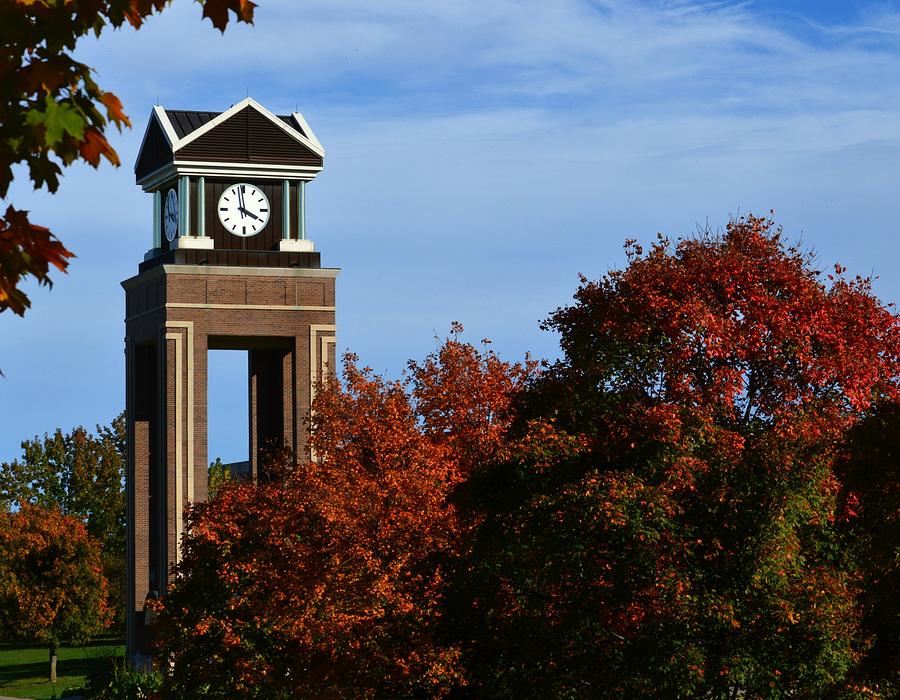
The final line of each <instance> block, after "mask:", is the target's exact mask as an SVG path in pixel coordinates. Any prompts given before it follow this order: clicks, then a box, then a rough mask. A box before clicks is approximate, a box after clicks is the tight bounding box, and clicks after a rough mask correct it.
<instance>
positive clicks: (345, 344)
mask: <svg viewBox="0 0 900 700" xmlns="http://www.w3.org/2000/svg"><path fill="white" fill-rule="evenodd" d="M259 5H260V6H259V8H258V10H257V21H256V25H255V26H254V27H231V28H230V29H229V30H228V31H227V32H226V34H225V35H224V36H221V35H220V34H219V33H218V32H217V31H215V30H214V29H213V28H212V27H211V25H210V24H209V22H208V21H207V22H201V21H200V17H199V8H198V7H197V6H196V5H194V4H193V3H191V2H188V1H187V0H175V2H174V4H173V6H172V7H170V8H169V9H168V10H167V11H165V12H164V13H163V14H161V15H160V16H158V17H154V18H152V19H151V20H150V21H149V22H148V23H147V25H146V26H145V27H144V28H143V29H141V30H140V31H139V32H135V31H132V30H122V31H117V32H110V33H107V34H104V35H103V36H102V37H101V38H100V39H99V40H98V41H94V40H90V41H87V42H85V43H84V44H83V45H82V46H80V47H79V51H78V54H79V56H80V58H81V59H82V60H83V61H85V62H87V63H88V64H90V65H92V66H94V67H95V68H96V69H97V78H98V81H99V82H100V84H101V85H102V86H104V87H105V88H106V89H108V90H112V91H113V92H115V93H117V94H118V95H119V96H120V97H121V98H122V100H123V102H124V104H125V107H126V110H127V111H128V112H129V114H130V115H131V116H132V118H133V121H134V125H135V126H134V129H133V130H131V131H128V132H125V133H123V134H121V135H118V134H116V135H115V137H114V139H113V142H114V145H115V147H116V148H117V150H118V151H119V153H120V155H121V156H122V159H123V163H124V166H123V167H122V168H120V169H114V168H111V167H104V168H101V170H100V171H94V170H92V169H90V168H88V167H81V166H75V167H72V168H70V169H69V170H68V171H67V174H66V176H65V178H64V180H63V184H62V187H61V188H60V191H59V192H58V193H57V194H56V195H53V196H50V195H48V194H46V193H33V192H32V191H31V188H30V186H29V185H28V183H27V181H26V180H25V178H19V181H18V182H17V183H16V184H15V185H14V187H13V189H12V191H11V193H10V200H11V201H12V202H14V203H15V204H16V205H17V206H19V207H22V208H28V209H30V210H32V212H33V217H32V218H33V219H34V220H36V221H40V222H43V223H45V224H47V225H49V226H50V227H51V228H52V229H53V230H54V231H56V232H57V233H58V234H59V235H60V237H61V238H62V239H63V240H64V241H65V243H66V244H67V245H68V246H69V247H70V248H71V249H73V250H74V251H75V252H76V253H77V254H78V258H77V259H76V260H74V261H73V263H72V267H71V273H70V274H69V275H65V276H62V275H57V276H56V285H55V287H54V288H53V290H52V291H50V292H47V291H46V290H43V289H40V290H35V291H34V292H33V294H32V299H33V304H34V306H33V309H32V310H31V311H30V312H29V313H28V314H27V315H26V317H25V318H24V319H20V318H17V317H13V316H12V315H10V314H9V313H5V314H2V315H0V368H2V369H3V371H4V372H5V374H6V378H5V379H0V396H2V398H3V406H4V413H5V416H4V420H3V421H0V460H4V459H9V458H12V457H13V456H15V455H17V454H18V452H19V449H18V444H19V442H20V441H21V440H22V439H23V438H25V437H29V436H33V435H35V434H39V433H43V432H44V431H47V430H52V429H53V428H55V427H57V426H62V427H64V428H69V427H71V426H74V425H78V424H85V425H88V426H92V425H94V424H96V423H98V422H107V421H108V420H110V419H111V418H112V417H113V416H114V415H116V413H117V412H118V411H119V410H120V409H121V407H122V405H123V402H124V388H123V387H124V364H123V335H124V324H123V306H124V295H123V292H122V290H121V288H120V286H119V282H120V281H121V280H123V279H125V278H127V277H130V276H132V275H133V274H135V273H136V270H137V264H138V262H139V261H140V260H141V258H142V256H143V253H144V252H145V251H146V250H147V248H148V247H149V244H150V202H149V195H145V194H143V193H142V192H141V191H140V189H139V188H138V187H136V186H135V184H134V178H133V174H132V168H131V166H132V164H133V162H134V158H135V156H136V153H137V149H138V146H139V144H140V139H141V136H142V133H143V129H144V126H145V124H146V120H147V117H148V116H149V112H150V109H151V106H152V105H153V104H155V103H157V102H159V103H161V104H162V105H164V106H166V107H169V108H182V109H204V110H223V109H226V108H228V107H229V106H230V105H231V104H233V103H234V102H237V101H239V100H240V99H242V98H243V97H245V96H246V95H247V94H250V95H251V96H252V97H254V98H255V99H256V100H258V101H259V102H261V103H262V104H264V105H266V106H267V107H269V108H270V109H272V110H273V111H276V112H280V113H281V112H287V111H292V110H294V109H295V108H298V109H299V110H300V111H301V112H303V113H304V115H305V116H306V118H307V120H308V121H309V123H310V124H311V125H312V127H313V128H314V129H315V131H316V134H317V135H318V137H319V140H320V141H321V142H322V143H323V144H324V146H325V149H326V160H325V171H324V172H323V174H322V175H321V176H320V177H319V178H318V179H317V180H316V182H315V183H313V184H312V185H311V187H310V188H309V192H308V210H309V211H308V217H309V218H308V222H309V231H310V237H311V238H312V239H313V240H315V241H316V244H317V246H318V249H319V250H320V251H321V252H322V261H323V265H326V266H329V267H341V268H343V272H342V274H341V277H340V278H339V281H338V344H339V347H340V348H350V349H352V350H353V351H354V352H356V353H357V354H359V355H360V357H361V359H362V361H363V362H364V363H366V364H368V365H371V366H372V367H374V368H376V369H379V370H384V371H387V372H388V373H390V374H392V375H397V374H399V372H401V371H402V369H403V367H404V366H405V363H406V360H407V359H408V358H410V357H413V358H421V357H422V356H424V355H425V354H426V353H427V352H429V351H430V350H432V349H433V348H434V347H435V340H434V336H435V334H439V335H442V334H444V333H446V331H447V330H448V328H449V324H450V322H451V321H452V320H454V319H458V320H460V321H461V322H462V323H463V324H464V325H465V327H466V337H467V339H469V340H472V341H477V340H479V339H481V338H483V337H489V338H491V339H493V342H494V345H493V347H494V348H495V350H497V351H498V352H499V353H501V354H502V355H503V356H505V357H508V358H510V359H515V358H520V357H521V356H522V355H523V354H524V353H525V352H526V351H530V352H532V353H533V354H535V355H537V356H539V357H552V356H554V355H555V353H556V351H557V346H556V339H555V338H554V337H553V336H552V335H549V334H547V333H544V332H542V331H540V330H539V329H538V322H539V320H540V319H542V318H544V317H545V316H546V315H547V314H548V313H549V312H550V311H552V310H553V309H555V308H556V307H557V306H560V305H563V304H565V303H567V300H568V299H569V298H570V297H571V294H572V292H573V291H574V289H575V286H576V284H577V274H578V273H579V272H583V273H585V274H586V275H588V276H591V277H597V276H600V275H602V274H603V273H604V272H605V271H606V270H608V269H609V268H610V267H615V266H618V265H621V264H622V262H623V259H624V256H623V254H622V242H623V240H624V239H625V238H629V237H634V238H638V239H640V240H644V241H646V240H649V239H651V238H652V237H653V236H654V234H655V233H656V232H657V231H662V232H665V233H667V234H669V235H670V236H677V235H689V234H691V233H692V232H694V231H695V230H696V228H697V226H698V225H703V224H705V223H706V222H708V223H709V224H710V225H711V226H712V227H714V228H715V227H718V226H721V225H723V224H724V223H725V222H726V221H727V220H728V217H729V215H731V214H735V213H746V212H751V211H752V212H766V211H768V210H769V209H774V210H775V212H776V218H777V220H778V221H779V222H780V223H781V224H783V225H784V227H785V230H786V233H787V235H788V237H789V238H791V239H798V238H802V240H803V241H804V242H805V243H806V244H807V245H809V246H812V247H813V248H815V250H816V251H817V252H818V254H819V256H820V259H821V261H822V264H823V267H827V266H830V265H831V264H832V263H833V262H835V261H839V262H841V263H843V264H845V265H847V266H848V267H849V269H850V271H851V272H852V273H859V274H864V275H868V274H875V275H878V276H879V279H878V281H877V282H876V285H875V286H876V291H877V292H878V294H879V295H880V296H881V298H882V299H884V300H885V301H897V300H898V299H900V256H898V253H897V243H896V241H897V230H898V226H900V224H898V221H897V217H896V209H897V203H898V192H900V6H898V4H897V3H884V2H852V1H845V2H812V1H806V0H803V1H796V2H775V1H774V0H765V1H764V0H757V1H755V2H753V1H747V2H727V1H720V2H688V1H677V2H663V1H661V0H660V1H657V2H638V1H632V2H624V1H621V0H609V1H605V0H596V1H593V2H588V1H584V0H541V1H540V2H532V1H531V0H479V1H478V2H475V1H473V0H455V1H454V2H436V1H435V2H428V1H425V2H423V1H422V0H382V1H381V2H376V3H372V2H363V1H362V0H342V1H340V2H334V0H303V1H302V2H296V1H295V0H259ZM376 300H377V301H376ZM239 363H240V358H239V357H236V356H234V355H227V356H224V355H223V356H216V358H215V367H214V369H215V372H216V374H215V376H214V377H213V382H214V386H213V388H212V389H211V391H212V394H211V399H212V400H211V406H212V407H211V409H210V420H211V423H212V424H213V435H212V442H213V448H212V452H211V457H214V456H216V454H220V455H221V456H223V457H224V458H225V459H226V460H228V459H232V458H234V459H236V458H239V457H242V456H244V454H243V453H245V452H246V447H245V444H244V442H245V441H244V439H243V432H242V431H243V428H237V427H236V426H238V425H239V424H240V421H242V420H243V415H244V414H243V412H244V405H243V404H244V398H243V397H244V394H243V386H242V378H241V376H240V364H239ZM235 397H238V398H237V399H235Z"/></svg>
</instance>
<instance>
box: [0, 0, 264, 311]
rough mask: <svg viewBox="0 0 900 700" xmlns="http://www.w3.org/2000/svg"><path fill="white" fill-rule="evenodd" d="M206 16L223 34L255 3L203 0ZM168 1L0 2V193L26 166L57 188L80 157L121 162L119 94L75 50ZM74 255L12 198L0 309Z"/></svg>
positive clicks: (1, 228)
mask: <svg viewBox="0 0 900 700" xmlns="http://www.w3.org/2000/svg"><path fill="white" fill-rule="evenodd" d="M198 2H199V4H201V5H202V6H203V17H208V18H209V19H210V20H211V21H212V23H213V25H214V26H215V27H216V28H218V29H220V30H222V31H224V30H225V27H226V25H227V24H228V21H229V12H233V13H234V14H235V16H236V18H237V21H239V22H252V21H253V9H254V7H255V3H253V2H250V0H198ZM168 4H169V0H97V1H96V2H76V1H75V0H5V2H2V3H0V198H3V199H5V198H6V196H7V193H8V191H9V186H10V184H11V183H12V181H13V166H15V165H16V164H18V163H21V164H23V165H24V166H25V167H27V169H28V174H29V176H30V178H31V181H32V183H33V184H34V186H35V188H41V187H46V188H47V189H48V190H49V191H50V192H55V191H56V189H57V188H58V186H59V178H60V176H61V175H62V169H63V168H64V167H66V166H68V165H71V164H72V163H73V162H75V161H77V160H81V161H83V162H85V163H88V164H90V165H92V166H93V167H95V168H96V167H98V166H99V165H100V162H101V160H102V159H106V160H107V161H108V162H110V163H112V164H113V165H116V166H118V165H119V156H118V155H117V154H116V152H115V150H113V148H112V147H111V146H110V144H109V142H108V141H107V139H106V135H105V132H106V129H107V128H108V127H109V126H110V125H113V126H115V127H117V128H119V129H122V128H123V127H127V126H130V122H129V120H128V117H127V116H126V115H125V112H124V111H123V109H122V104H121V102H120V101H119V99H118V98H117V97H116V96H115V95H114V94H113V93H111V92H107V91H105V90H103V89H102V88H101V87H100V86H99V85H98V84H97V83H96V82H95V80H94V77H93V71H92V69H91V67H90V66H88V65H86V64H84V63H81V62H79V61H76V60H75V59H74V58H73V53H74V52H75V50H76V46H77V44H78V41H79V40H80V39H81V38H83V37H85V36H90V35H92V36H99V35H100V34H101V33H102V32H103V30H104V29H106V28H108V27H114V28H117V27H121V26H122V25H124V24H129V25H130V26H132V27H134V28H139V27H140V26H141V25H142V24H143V22H144V20H145V19H147V17H149V16H150V15H151V14H152V13H153V12H159V11H161V10H163V9H164V8H165V7H166V6H167V5H168ZM71 257H73V254H72V253H71V252H70V251H69V250H67V249H66V248H65V247H64V246H63V245H62V243H60V242H59V241H58V240H56V239H55V237H54V236H53V234H52V233H51V232H50V231H49V230H48V229H47V228H45V227H42V226H38V225H36V224H33V223H32V222H31V221H30V220H29V218H28V212H26V211H20V210H16V209H15V208H14V207H13V206H12V205H11V204H10V205H9V206H8V207H7V209H6V212H5V214H3V215H2V216H0V312H2V311H4V310H6V309H11V310H12V311H13V313H16V314H19V315H22V314H24V313H25V311H26V309H27V308H28V307H29V306H30V301H29V299H28V297H27V295H26V294H25V293H24V292H23V291H22V289H21V283H22V281H23V280H24V279H25V278H26V277H28V276H29V275H30V276H33V277H34V278H35V279H37V280H38V281H39V282H40V283H41V284H47V285H49V284H51V281H50V277H49V274H48V273H49V270H50V268H51V267H56V268H57V269H58V270H60V271H63V272H64V271H65V270H66V268H67V266H68V261H69V258H71Z"/></svg>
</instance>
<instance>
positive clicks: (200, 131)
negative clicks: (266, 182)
mask: <svg viewBox="0 0 900 700" xmlns="http://www.w3.org/2000/svg"><path fill="white" fill-rule="evenodd" d="M292 144H293V145H292ZM324 156H325V149H324V148H323V147H322V144H321V143H320V142H319V140H318V139H317V138H316V135H315V134H314V133H313V131H312V129H311V128H310V126H309V124H308V123H307V122H306V120H305V119H304V118H303V115H302V114H300V113H299V112H294V113H292V114H290V115H276V114H273V113H272V112H270V111H269V110H267V109H266V108H265V107H263V106H262V105H260V104H259V103H258V102H256V101H255V100H253V99H252V98H250V97H247V98H246V99H244V100H241V101H240V102H238V103H237V104H235V105H232V106H231V107H230V108H229V109H227V110H225V111H224V112H204V111H193V110H168V109H164V108H163V107H161V106H156V107H154V108H153V111H152V113H151V115H150V120H149V123H148V125H147V130H146V132H145V133H144V140H143V142H142V143H141V148H140V151H139V152H138V157H137V160H136V161H135V166H134V171H135V176H136V178H137V182H138V184H141V185H144V187H145V189H148V188H150V187H152V182H153V181H155V180H157V179H158V177H159V176H162V175H165V174H166V173H163V172H160V171H171V170H174V171H177V173H179V174H192V173H193V171H198V172H199V171H200V170H202V168H201V167H200V166H199V165H197V164H198V163H206V162H209V161H214V162H216V163H231V164H232V165H233V166H235V167H238V166H240V165H244V164H245V165H247V166H248V167H249V168H250V169H252V170H253V171H254V172H257V173H258V175H259V176H260V177H281V176H289V175H293V176H297V175H298V174H299V175H304V176H305V177H306V178H307V179H309V178H310V177H314V176H315V174H317V172H318V171H320V170H321V169H322V165H323V160H324ZM190 163H194V165H189V164H190ZM267 165H271V166H272V168H270V169H269V170H265V166H267ZM167 166H170V167H168V168H167ZM223 168H224V166H223V165H217V166H216V167H215V168H213V170H214V171H216V172H211V173H210V174H216V173H217V172H219V171H222V170H223ZM233 169H234V168H232V170H233ZM292 170H298V172H292ZM182 171H184V172H182ZM188 171H191V172H188ZM171 174H175V173H169V175H171ZM200 174H203V173H200Z"/></svg>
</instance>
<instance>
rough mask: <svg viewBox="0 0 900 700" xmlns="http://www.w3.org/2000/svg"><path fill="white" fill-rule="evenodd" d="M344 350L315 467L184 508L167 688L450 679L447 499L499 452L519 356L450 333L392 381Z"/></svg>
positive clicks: (427, 689)
mask: <svg viewBox="0 0 900 700" xmlns="http://www.w3.org/2000/svg"><path fill="white" fill-rule="evenodd" d="M355 359H356V358H354V357H353V356H347V358H346V359H345V362H344V387H343V389H342V388H341V387H340V386H339V385H338V384H337V382H331V383H328V384H326V385H324V386H322V387H321V388H320V390H319V392H318V394H317V398H316V401H315V406H314V413H313V418H312V426H311V431H312V447H313V449H314V452H315V454H316V455H317V457H318V461H316V462H310V463H307V464H301V465H300V466H297V467H296V468H294V469H292V470H291V469H285V468H284V465H282V468H281V469H276V470H275V471H282V472H284V471H287V472H288V474H287V476H286V477H285V478H283V479H282V480H278V481H276V482H274V483H268V484H256V485H254V484H243V485H237V486H227V487H224V488H223V490H222V492H221V493H220V495H218V496H217V498H216V499H215V500H213V501H212V502H210V503H209V504H206V505H202V506H199V507H197V509H196V510H195V511H194V513H193V514H192V515H191V519H190V520H191V534H190V536H189V537H187V538H186V539H185V557H184V560H183V562H182V564H181V565H180V566H179V568H178V573H179V580H178V582H177V583H176V586H175V589H174V591H173V592H172V593H171V594H170V595H169V596H168V598H167V599H166V615H165V616H164V620H165V625H166V634H165V639H164V643H163V648H164V649H165V652H166V653H167V654H168V655H170V657H169V658H171V659H172V660H173V666H172V671H171V674H170V678H169V682H170V684H171V685H170V687H171V689H172V691H173V692H178V693H182V694H191V693H196V692H198V686H197V684H198V683H216V684H217V685H216V687H217V688H220V689H228V690H230V691H231V692H236V693H245V694H246V693H249V692H250V690H249V689H250V688H255V689H256V690H254V691H253V692H258V693H260V694H261V695H262V696H266V697H271V696H276V695H277V693H279V692H284V693H293V694H295V695H300V696H310V697H331V696H334V697H337V696H343V695H345V694H347V693H351V694H366V693H367V692H374V690H375V689H382V692H383V689H385V688H390V689H391V692H392V694H395V695H408V694H425V695H429V696H441V695H444V694H446V692H448V691H449V689H450V688H452V687H454V686H457V685H459V684H461V683H463V682H464V681H463V676H462V670H461V667H460V664H459V660H460V657H459V650H458V649H457V648H455V646H454V645H452V644H444V643H442V641H441V640H440V639H439V638H438V628H439V626H440V623H441V619H442V615H443V611H442V604H443V595H444V594H443V589H444V586H445V572H446V568H447V566H448V564H449V563H450V562H452V561H453V560H454V559H455V558H456V557H458V555H459V547H460V537H459V534H460V531H461V528H462V527H463V525H462V524H461V523H460V522H459V520H458V517H457V513H456V509H455V507H454V505H453V502H452V495H453V492H454V489H455V488H456V487H457V486H458V484H460V483H461V482H462V481H463V480H464V479H465V478H466V477H467V475H468V474H469V473H471V472H472V470H475V469H478V467H479V465H481V464H482V463H486V462H489V461H490V460H492V459H494V458H496V456H497V454H498V452H500V451H502V446H503V444H504V436H505V433H506V431H507V430H508V428H509V426H510V423H511V420H512V410H511V402H512V400H513V398H514V397H515V395H516V393H517V391H518V390H519V389H520V387H521V386H522V383H523V382H524V381H525V380H526V378H527V377H528V375H529V374H530V373H531V372H533V369H534V368H533V365H532V364H528V365H525V366H520V365H510V364H508V363H505V362H503V361H501V360H500V359H499V358H497V357H496V356H495V355H493V354H492V353H480V352H478V351H477V350H475V349H474V348H473V347H471V346H469V345H466V344H463V343H460V342H457V341H456V340H450V341H447V342H446V343H445V344H444V345H443V346H442V347H441V348H440V350H439V351H438V352H436V353H435V354H434V355H433V356H431V357H429V358H427V359H426V361H425V362H424V363H422V364H421V365H419V364H416V363H411V364H410V374H409V378H408V381H407V382H405V383H401V382H391V381H388V380H385V379H384V378H382V377H380V376H377V375H375V374H374V373H372V372H371V371H370V370H368V369H360V368H358V367H357V366H356V364H355ZM283 459H288V464H290V460H289V458H286V457H283ZM213 581H216V582H218V583H217V584H211V582H213ZM238 662H239V663H238ZM214 679H216V680H214ZM266 693H268V694H269V695H266Z"/></svg>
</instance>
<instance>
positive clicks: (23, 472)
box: [0, 413, 125, 623]
mask: <svg viewBox="0 0 900 700" xmlns="http://www.w3.org/2000/svg"><path fill="white" fill-rule="evenodd" d="M124 479H125V414H124V413H122V414H120V415H119V416H118V417H117V418H115V419H114V420H113V421H112V423H111V424H110V425H108V426H99V425H98V426H97V434H96V435H93V434H91V433H89V432H88V431H87V430H85V428H83V427H77V428H75V429H73V430H72V431H70V432H68V433H63V431H62V430H60V429H57V430H56V431H55V432H54V433H53V434H52V435H49V434H45V435H44V436H43V438H40V437H35V438H34V439H32V440H25V441H24V442H22V456H21V457H20V458H18V459H14V460H13V461H11V462H7V463H3V464H0V504H2V505H3V506H5V508H4V509H5V510H9V509H10V508H11V506H13V505H14V504H17V503H28V504H31V505H34V506H38V507H40V508H50V509H58V510H60V511H62V512H63V513H64V514H66V515H71V516H73V517H76V518H78V519H79V520H80V521H82V522H83V523H84V524H85V527H86V528H87V531H88V534H89V535H90V536H91V537H93V538H94V539H95V540H97V541H98V542H99V543H100V544H101V546H102V558H103V570H104V573H105V576H106V578H107V580H109V581H110V583H111V584H112V585H111V586H110V587H109V593H110V600H109V606H110V607H111V608H112V609H114V610H115V613H116V618H117V620H118V621H119V622H120V623H121V622H124V612H125V611H124V608H125V578H124V572H125V486H124Z"/></svg>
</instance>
